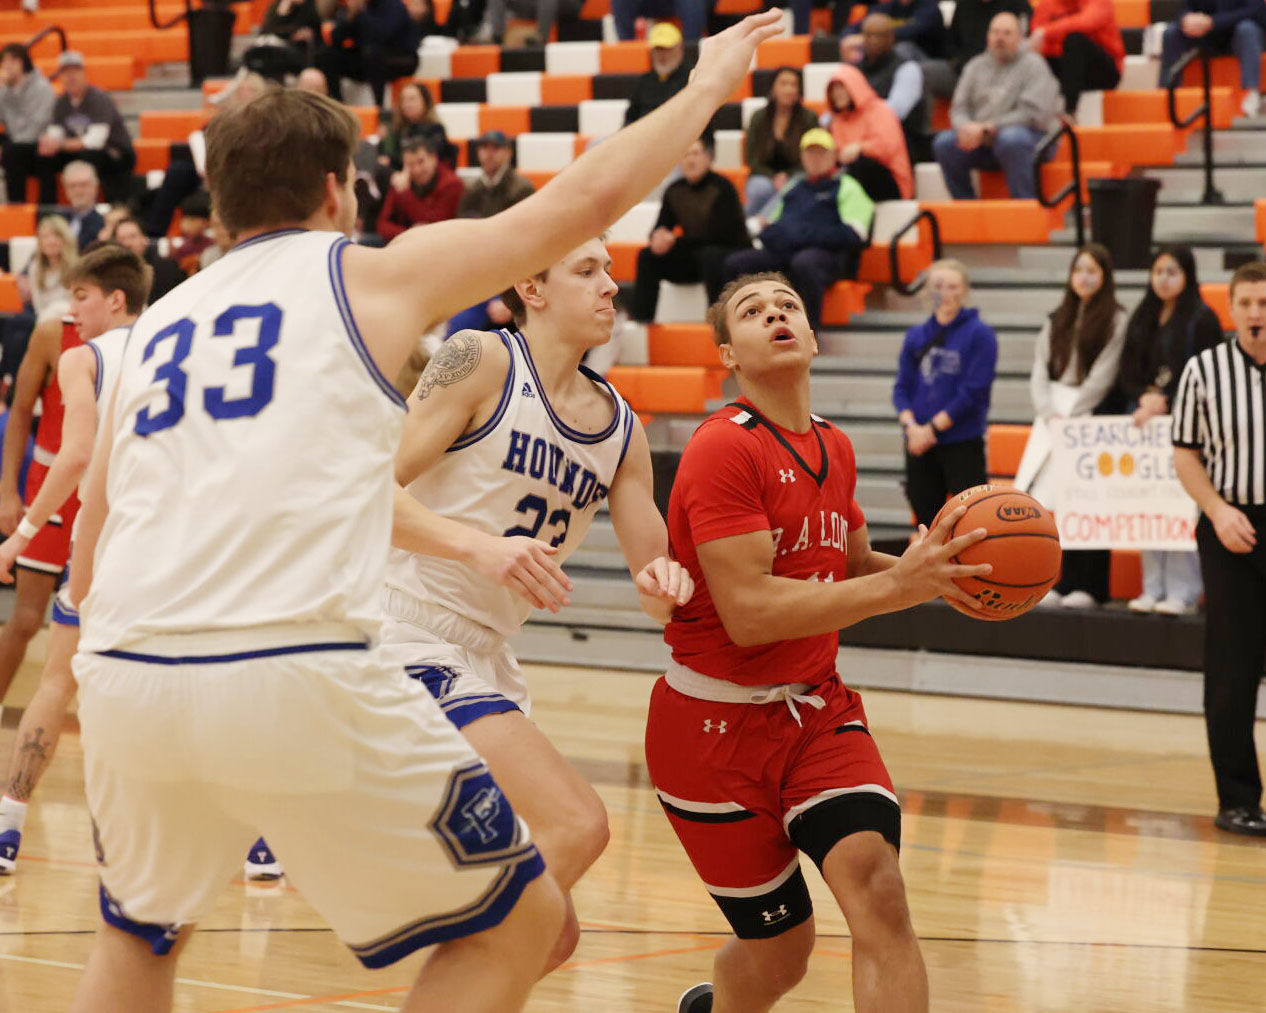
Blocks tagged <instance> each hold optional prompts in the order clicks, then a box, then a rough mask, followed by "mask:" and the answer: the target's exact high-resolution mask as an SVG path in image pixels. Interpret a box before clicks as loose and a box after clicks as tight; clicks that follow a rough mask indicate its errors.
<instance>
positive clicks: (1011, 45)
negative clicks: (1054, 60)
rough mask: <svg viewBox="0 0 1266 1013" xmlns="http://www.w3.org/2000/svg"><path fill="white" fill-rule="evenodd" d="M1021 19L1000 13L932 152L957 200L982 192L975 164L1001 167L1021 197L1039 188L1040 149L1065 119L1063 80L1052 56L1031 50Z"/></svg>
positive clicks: (966, 73)
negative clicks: (1036, 160) (975, 185)
mask: <svg viewBox="0 0 1266 1013" xmlns="http://www.w3.org/2000/svg"><path fill="white" fill-rule="evenodd" d="M1023 42H1024V37H1023V36H1022V35H1021V34H1020V21H1019V19H1018V18H1017V17H1016V16H1015V15H1014V14H1012V13H1010V12H1006V11H1004V12H1003V13H1001V14H995V15H994V16H993V20H992V21H990V23H989V40H988V46H987V48H986V50H985V52H983V53H981V54H980V55H979V56H977V57H974V58H973V59H972V60H970V61H969V62H968V64H967V66H966V67H964V68H963V76H962V77H961V78H960V79H959V82H958V86H957V87H956V88H955V89H954V101H953V103H952V105H951V106H950V123H951V124H952V128H951V129H949V130H942V131H941V132H940V133H939V134H937V135H936V138H935V139H934V140H933V142H932V150H933V152H934V153H935V155H936V160H937V162H939V163H940V166H941V172H942V173H944V175H945V185H946V187H947V188H948V189H949V192H950V196H952V197H953V198H955V199H956V200H969V199H971V198H973V197H975V196H976V193H975V191H974V190H973V189H972V182H971V171H972V169H997V168H1001V169H1002V171H1003V172H1004V173H1005V174H1006V177H1007V189H1008V190H1009V191H1010V193H1011V196H1012V197H1014V198H1016V199H1031V198H1032V197H1033V196H1034V194H1035V188H1034V180H1033V175H1034V172H1033V154H1034V152H1035V151H1036V150H1037V146H1038V144H1039V143H1040V142H1041V140H1042V138H1043V136H1044V135H1045V134H1046V132H1047V131H1048V130H1049V129H1050V128H1051V126H1052V125H1053V124H1054V123H1055V121H1056V120H1057V119H1058V118H1059V114H1060V112H1061V111H1062V99H1061V98H1060V94H1059V83H1058V82H1057V81H1056V80H1055V76H1054V75H1053V74H1052V73H1051V69H1050V67H1048V66H1047V65H1046V61H1045V60H1044V59H1042V57H1040V56H1038V54H1037V53H1035V52H1032V51H1031V50H1027V49H1024V48H1023Z"/></svg>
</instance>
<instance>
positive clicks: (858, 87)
mask: <svg viewBox="0 0 1266 1013" xmlns="http://www.w3.org/2000/svg"><path fill="white" fill-rule="evenodd" d="M826 104H827V109H828V110H829V112H830V115H831V120H830V129H831V135H832V136H833V137H834V138H835V144H836V148H837V151H838V154H839V160H840V164H841V165H842V166H844V167H845V169H846V170H847V172H848V173H849V175H851V176H852V177H853V178H854V179H856V180H857V182H859V183H860V184H861V185H862V189H863V190H865V191H866V193H867V195H868V196H869V197H870V199H871V200H873V201H884V200H899V199H901V198H909V197H913V196H914V173H913V172H912V171H911V169H910V156H909V155H908V154H907V153H906V138H905V132H904V131H903V130H902V129H901V121H900V120H898V119H897V114H896V113H894V112H893V111H892V110H891V109H889V108H888V105H887V103H885V102H884V100H883V99H881V98H880V97H879V96H878V95H876V94H875V89H874V88H872V87H871V86H870V84H869V83H868V82H867V81H866V78H865V77H863V76H862V72H861V71H860V70H858V69H857V68H856V67H853V66H849V65H848V64H845V65H844V66H842V67H840V69H839V70H837V71H836V72H835V73H834V74H833V75H831V82H830V84H828V85H827V88H826Z"/></svg>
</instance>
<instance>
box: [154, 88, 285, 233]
mask: <svg viewBox="0 0 1266 1013" xmlns="http://www.w3.org/2000/svg"><path fill="white" fill-rule="evenodd" d="M270 87H275V85H270V84H269V83H268V81H267V80H266V79H265V78H263V77H261V76H260V75H259V74H254V73H251V74H246V75H244V76H243V77H242V78H241V79H240V80H239V81H238V82H237V83H236V86H235V87H234V88H233V90H232V91H231V92H229V93H228V95H227V97H226V98H225V99H224V100H223V101H222V102H220V103H219V105H218V107H217V108H219V109H225V108H230V107H235V106H239V105H242V104H244V103H246V102H249V101H251V99H254V98H257V97H259V96H260V95H263V94H264V93H265V92H266V91H268V89H269V88H270ZM222 94H223V93H222ZM187 143H188V148H189V158H187V159H186V158H173V159H172V161H171V163H170V164H169V165H168V166H167V171H166V172H165V173H164V174H163V182H162V184H161V185H160V186H159V188H158V190H157V192H155V194H154V196H153V198H152V200H151V202H150V207H149V214H148V215H147V216H146V218H145V234H146V235H148V236H150V237H152V238H154V239H157V238H159V237H160V236H165V235H167V230H168V229H169V228H171V220H172V217H173V216H174V215H175V214H176V208H178V207H179V206H180V202H181V201H182V200H184V199H185V198H186V197H188V196H189V195H190V194H194V193H197V192H198V191H199V190H200V189H201V188H202V181H203V179H204V178H206V174H207V142H206V138H205V137H204V136H203V132H202V131H201V130H195V131H193V133H191V134H190V135H189V139H188V142H187Z"/></svg>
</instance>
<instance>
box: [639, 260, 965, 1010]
mask: <svg viewBox="0 0 1266 1013" xmlns="http://www.w3.org/2000/svg"><path fill="white" fill-rule="evenodd" d="M708 319H709V322H710V323H711V324H712V326H713V328H714V329H715V331H716V340H717V343H718V345H719V347H720V357H721V362H722V364H723V365H724V366H726V367H727V368H729V369H731V370H733V372H734V375H735V377H736V379H737V380H738V385H739V389H740V391H741V392H742V397H741V399H740V400H739V401H738V402H736V403H734V404H731V405H728V406H727V407H725V408H723V409H722V410H721V411H719V412H717V413H716V414H714V415H713V416H712V417H711V418H709V419H707V420H706V421H705V422H704V423H703V425H701V426H700V427H699V429H698V430H696V432H695V434H694V436H693V437H692V438H691V440H690V442H689V444H687V446H686V449H685V451H684V453H683V454H682V459H681V465H680V468H679V470H678V472H677V479H676V482H675V483H674V485H673V491H672V496H671V499H670V505H669V513H668V532H669V539H670V542H671V545H672V551H673V554H674V555H675V556H676V558H677V559H678V560H680V561H681V563H682V565H683V566H685V567H686V569H687V571H688V572H689V573H690V575H691V576H692V577H693V578H694V581H695V587H696V590H695V595H694V598H693V599H692V600H691V601H690V602H689V604H687V605H685V606H682V607H680V608H678V609H677V611H676V612H675V613H674V615H673V618H672V620H671V622H670V623H669V625H668V628H667V631H666V633H665V638H666V639H667V641H668V644H669V646H670V647H671V648H672V657H673V660H672V662H671V664H670V665H669V669H668V671H667V673H666V674H665V676H664V677H663V678H662V679H660V680H659V682H658V683H656V685H655V689H654V691H653V693H652V695H651V704H650V715H649V718H648V723H647V729H646V762H647V765H648V767H649V768H650V774H651V780H652V782H653V783H654V785H655V790H656V792H657V794H658V795H659V799H660V802H661V804H662V805H663V807H664V810H665V812H666V813H667V814H668V819H669V822H670V823H671V824H672V826H673V829H674V830H675V831H676V833H677V836H678V838H679V839H680V840H681V842H682V845H683V846H684V847H685V849H686V853H687V854H688V855H689V856H690V860H691V861H692V862H693V863H694V866H695V869H696V871H697V872H698V873H699V875H700V877H701V878H702V879H703V881H704V883H705V884H706V885H707V888H708V891H709V893H711V894H712V897H713V899H714V900H715V901H716V902H717V905H718V906H719V907H720V908H721V911H722V913H723V914H724V915H725V917H726V919H727V920H728V921H729V923H730V927H731V928H732V929H733V931H734V937H733V938H731V939H730V940H729V942H727V943H726V944H725V946H723V947H722V948H721V949H720V950H719V951H718V952H717V955H716V959H715V962H714V968H713V975H714V977H713V983H711V984H704V985H697V986H695V987H694V988H691V989H690V990H688V991H687V992H686V993H685V994H684V995H683V996H682V997H681V1000H680V1004H679V1010H680V1011H681V1013H708V1011H712V1013H757V1011H763V1010H768V1009H770V1008H771V1007H772V1006H773V1005H774V1003H775V1002H776V1001H777V1000H778V999H779V997H780V996H782V995H784V994H785V993H786V992H787V991H789V990H790V989H791V988H792V987H793V986H794V985H795V984H796V983H797V982H798V981H799V980H800V979H801V978H802V977H803V976H804V973H805V970H806V968H807V965H808V959H809V954H810V953H811V952H812V950H813V940H814V929H813V920H812V905H811V904H810V900H809V892H808V889H807V887H806V884H805V881H804V877H803V875H802V873H801V871H800V864H799V852H801V851H803V852H804V853H805V854H806V855H808V857H809V858H810V859H811V860H812V861H813V862H814V864H815V865H817V867H818V869H819V870H820V871H821V873H822V875H823V878H824V879H825V880H826V882H827V885H828V886H829V887H830V888H831V892H832V893H833V894H834V895H835V898H836V901H837V902H838V903H839V905H840V909H841V910H842V911H843V913H844V916H845V918H847V920H848V924H849V929H850V931H851V933H852V936H853V993H854V1002H855V1006H856V1008H857V1009H858V1010H862V1011H869V1010H884V1011H886V1013H896V1011H907V1010H909V1011H914V1010H926V1009H927V1008H928V985H927V972H926V970H925V969H924V966H923V958H922V956H921V954H920V952H919V944H918V940H917V939H916V938H915V934H914V930H913V928H912V927H911V924H910V914H909V910H908V908H907V906H906V899H905V886H904V883H903V882H902V879H901V872H900V869H899V868H898V864H897V848H898V846H899V843H900V832H901V810H900V806H899V804H898V801H897V796H896V793H895V791H894V790H893V786H892V781H891V779H890V778H889V776H888V772H887V770H886V769H885V768H884V764H883V760H882V759H881V758H880V756H879V751H878V749H877V748H876V746H875V743H874V740H873V739H872V738H871V735H870V732H869V730H868V728H867V723H866V713H865V711H864V710H863V708H862V703H861V699H860V698H859V697H858V695H857V694H856V693H854V692H853V691H852V690H850V689H848V688H847V687H846V686H845V685H844V683H843V682H842V681H841V680H840V677H839V675H837V674H836V672H835V657H836V649H837V644H838V639H837V632H838V631H839V630H840V629H841V628H842V627H846V626H851V625H852V624H853V623H856V622H859V621H861V620H862V619H865V618H867V617H868V616H873V615H878V614H880V613H884V612H895V611H898V610H900V609H904V608H909V607H910V606H912V605H916V604H918V603H920V602H924V601H928V600H929V599H932V598H936V597H939V596H941V595H949V596H951V597H953V598H954V599H956V600H958V601H961V602H963V603H964V604H968V605H969V607H971V606H972V605H974V604H975V603H974V602H973V600H972V599H971V598H970V597H968V595H966V594H965V593H964V592H962V591H960V590H959V589H958V587H957V586H956V585H955V584H953V583H952V578H954V577H965V576H969V575H973V574H983V573H987V572H989V569H990V568H989V567H988V566H985V565H981V566H962V565H958V564H955V563H952V562H951V559H952V558H953V557H954V555H955V554H956V553H958V552H961V551H962V550H963V549H965V548H966V547H967V546H969V545H972V544H974V543H976V542H978V541H980V540H981V539H982V538H983V537H984V536H985V532H984V530H983V529H982V530H978V531H974V532H972V533H971V534H967V535H963V536H960V537H958V538H955V539H953V540H948V541H947V538H946V536H947V532H948V531H950V530H952V526H953V524H954V523H955V522H956V521H957V520H958V518H959V517H961V516H962V513H963V509H962V508H961V507H960V508H958V509H957V510H955V511H954V512H952V513H951V514H950V515H949V516H948V518H947V519H946V520H945V521H944V522H943V523H942V524H940V525H938V526H937V527H936V528H935V529H933V530H932V531H931V532H927V531H925V530H923V529H921V530H920V537H918V538H917V539H916V540H915V541H914V542H913V543H912V544H911V546H910V548H909V549H908V550H907V551H906V553H905V554H904V555H903V556H901V557H900V558H897V557H895V556H888V555H884V554H882V553H877V552H872V551H871V549H870V541H869V538H868V535H867V532H866V520H865V517H864V516H863V515H862V511H861V508H860V507H859V506H858V504H857V501H856V499H855V498H854V493H855V490H856V485H857V468H856V463H855V460H854V456H853V448H852V444H851V443H850V442H849V440H848V437H846V436H845V435H844V434H843V433H842V432H840V431H839V430H838V429H836V428H835V427H834V426H832V425H831V424H830V423H828V422H825V421H823V420H822V419H819V418H817V417H816V416H814V415H812V414H810V411H809V364H810V361H811V360H812V358H813V356H814V355H815V354H816V352H817V340H816V339H815V337H814V334H813V331H812V329H811V328H810V327H809V322H808V319H807V317H806V316H805V313H804V304H803V302H802V301H801V299H800V297H799V296H798V295H796V293H795V290H794V289H793V288H792V287H791V284H790V283H789V282H788V281H787V279H786V278H784V277H783V276H782V275H778V274H761V275H750V276H747V277H744V278H739V279H737V280H736V281H734V282H731V283H730V284H729V285H727V286H726V287H725V289H724V290H723V291H722V293H721V296H720V298H719V299H718V301H717V303H716V304H715V305H714V306H713V307H712V308H711V309H710V310H709V313H708Z"/></svg>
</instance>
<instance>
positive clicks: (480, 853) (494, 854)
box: [431, 762, 532, 867]
mask: <svg viewBox="0 0 1266 1013" xmlns="http://www.w3.org/2000/svg"><path fill="white" fill-rule="evenodd" d="M431 829H432V830H433V831H435V835H436V836H437V837H438V838H439V839H440V840H441V841H442V842H443V843H444V847H445V849H446V850H447V851H448V853H449V857H450V858H451V859H452V861H453V864H454V865H455V866H459V867H460V866H464V865H502V864H505V863H506V862H510V861H514V860H516V859H518V858H520V857H522V856H523V855H525V854H527V853H528V852H530V851H531V850H532V844H531V842H529V841H525V840H524V839H523V835H522V832H521V831H520V829H519V821H518V819H516V818H515V815H514V810H513V809H512V808H511V807H510V801H509V800H508V799H507V798H506V797H505V796H504V795H503V794H502V793H501V789H500V788H498V787H497V784H496V782H495V781H493V779H492V775H491V774H490V773H489V772H488V768H487V767H485V766H484V765H483V764H482V763H478V762H476V763H472V764H470V765H468V766H466V767H461V768H459V769H457V770H455V771H453V773H452V775H451V777H450V778H449V783H448V790H447V791H446V792H445V795H444V801H443V803H442V804H441V805H440V808H439V811H438V812H437V813H436V816H435V819H433V820H432V821H431Z"/></svg>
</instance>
